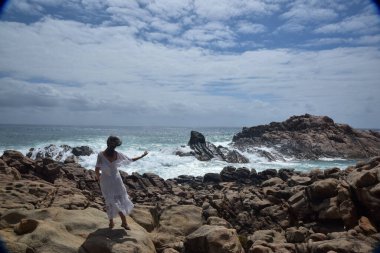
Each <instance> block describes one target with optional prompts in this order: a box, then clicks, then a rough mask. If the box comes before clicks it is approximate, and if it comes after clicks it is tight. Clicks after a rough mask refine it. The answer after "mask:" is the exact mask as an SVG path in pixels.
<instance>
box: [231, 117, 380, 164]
mask: <svg viewBox="0 0 380 253" xmlns="http://www.w3.org/2000/svg"><path fill="white" fill-rule="evenodd" d="M233 143H234V146H235V147H237V148H239V149H240V150H248V151H249V149H252V148H254V147H263V146H264V147H270V148H273V149H275V150H276V151H278V152H279V153H281V154H283V155H285V156H292V157H296V158H299V159H318V158H320V157H342V158H349V159H364V158H370V157H373V156H378V155H380V134H379V133H377V132H374V131H364V130H356V129H353V128H352V127H350V126H348V125H345V124H336V123H334V121H333V120H332V119H331V118H329V117H327V116H324V117H323V116H313V115H309V114H305V115H302V116H293V117H290V118H289V119H287V120H286V121H284V122H272V123H270V124H269V125H260V126H255V127H250V128H243V130H242V131H241V132H240V133H237V134H236V135H235V136H234V137H233Z"/></svg>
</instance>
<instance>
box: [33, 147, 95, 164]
mask: <svg viewBox="0 0 380 253" xmlns="http://www.w3.org/2000/svg"><path fill="white" fill-rule="evenodd" d="M91 154H94V151H93V150H92V149H91V148H90V147H88V146H80V147H74V148H72V147H70V146H68V145H60V146H56V145H54V144H51V145H49V146H46V147H44V148H30V149H29V152H28V153H27V154H26V156H27V157H29V158H32V159H40V158H51V159H53V160H55V161H61V162H67V163H70V162H78V157H79V156H89V155H91Z"/></svg>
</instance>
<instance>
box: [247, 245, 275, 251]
mask: <svg viewBox="0 0 380 253" xmlns="http://www.w3.org/2000/svg"><path fill="white" fill-rule="evenodd" d="M248 253H273V250H272V249H271V248H269V247H265V246H263V245H253V246H252V247H251V248H250V249H249V251H248Z"/></svg>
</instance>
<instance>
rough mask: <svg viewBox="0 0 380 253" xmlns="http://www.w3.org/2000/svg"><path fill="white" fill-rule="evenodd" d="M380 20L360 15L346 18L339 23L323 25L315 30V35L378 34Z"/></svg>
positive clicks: (375, 17)
mask: <svg viewBox="0 0 380 253" xmlns="http://www.w3.org/2000/svg"><path fill="white" fill-rule="evenodd" d="M379 26H380V19H379V17H378V16H377V15H368V14H364V15H362V14H360V15H356V16H351V17H348V18H346V19H344V20H342V21H340V22H337V23H333V24H328V25H324V26H322V27H319V28H317V29H316V30H315V32H316V33H324V34H329V33H358V34H366V33H372V32H378V31H379V30H380V29H379Z"/></svg>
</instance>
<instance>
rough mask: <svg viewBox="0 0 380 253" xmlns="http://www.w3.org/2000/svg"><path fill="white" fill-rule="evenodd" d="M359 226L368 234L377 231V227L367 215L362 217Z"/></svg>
mask: <svg viewBox="0 0 380 253" xmlns="http://www.w3.org/2000/svg"><path fill="white" fill-rule="evenodd" d="M359 227H360V228H361V229H362V230H363V232H364V234H366V235H371V234H375V233H377V230H376V228H375V227H374V226H373V225H372V223H371V221H370V220H369V219H368V218H367V217H365V216H362V217H360V219H359Z"/></svg>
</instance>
